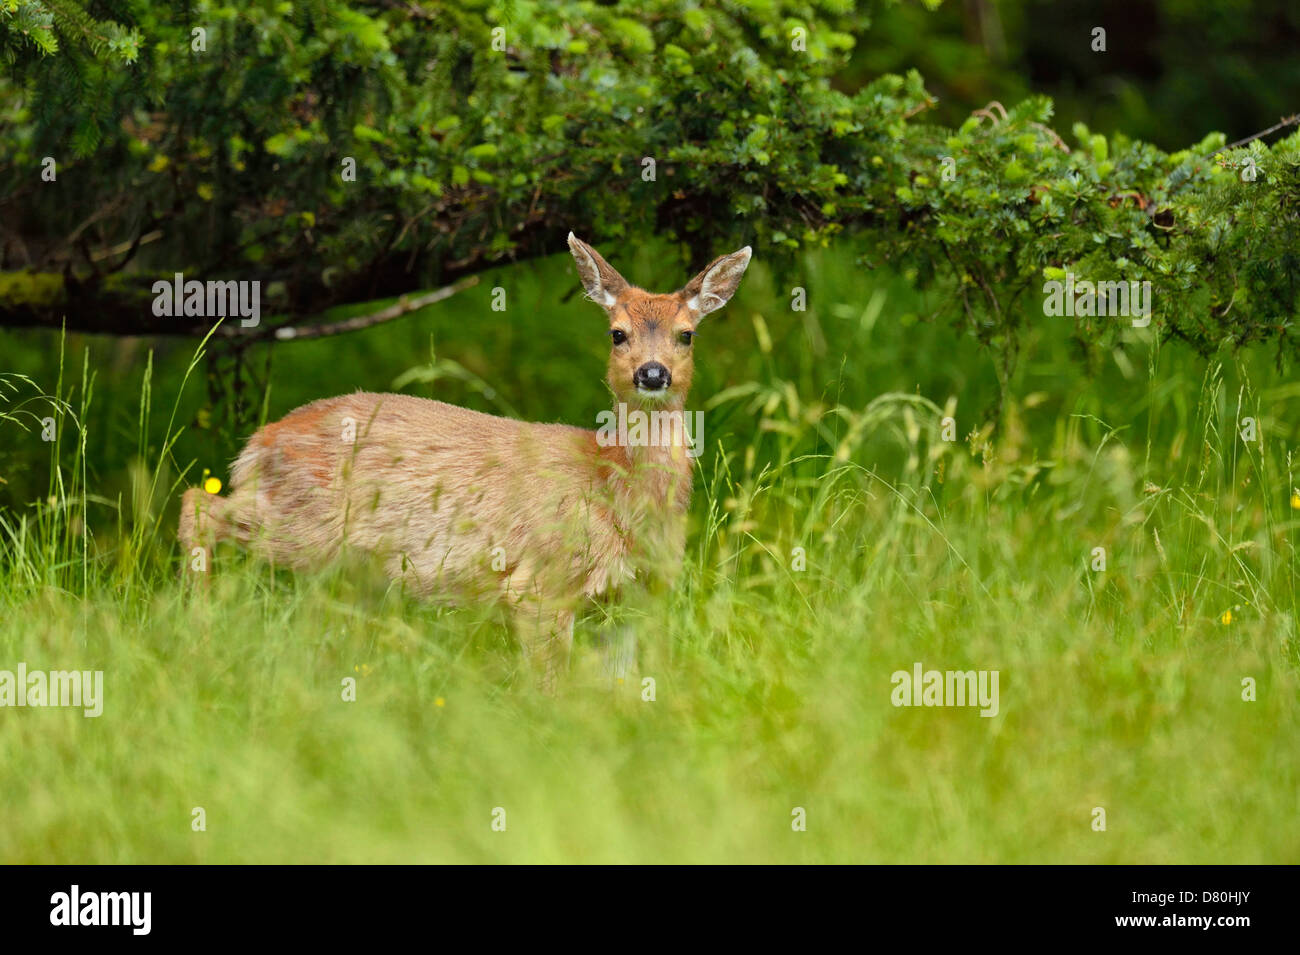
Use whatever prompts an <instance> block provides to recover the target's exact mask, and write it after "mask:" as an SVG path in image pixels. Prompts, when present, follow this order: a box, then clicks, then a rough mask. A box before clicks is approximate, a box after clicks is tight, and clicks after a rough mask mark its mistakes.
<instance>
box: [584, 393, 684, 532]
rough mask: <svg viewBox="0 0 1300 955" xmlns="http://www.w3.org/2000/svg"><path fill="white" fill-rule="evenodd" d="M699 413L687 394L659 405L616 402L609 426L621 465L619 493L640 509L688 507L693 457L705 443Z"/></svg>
mask: <svg viewBox="0 0 1300 955" xmlns="http://www.w3.org/2000/svg"><path fill="white" fill-rule="evenodd" d="M697 419H698V414H697V415H692V414H691V413H689V412H686V411H685V410H683V403H682V400H681V399H677V400H675V401H669V402H663V403H658V404H650V403H648V402H647V403H645V404H640V403H637V404H629V403H622V402H620V403H615V405H614V408H613V419H612V421H610V422H608V424H610V425H612V428H607V429H606V440H609V439H610V438H612V439H613V443H612V444H609V445H607V446H608V447H609V449H610V450H611V451H613V452H614V454H612V455H611V458H612V463H613V464H614V465H615V467H614V472H613V474H611V479H612V481H613V483H614V488H615V491H616V498H617V499H621V500H622V503H623V504H624V505H625V506H628V507H630V508H631V509H632V510H634V511H641V510H643V509H644V510H645V511H647V512H650V513H655V512H659V513H662V511H663V510H665V509H667V510H669V511H674V512H684V511H685V510H686V508H687V507H688V506H689V504H690V497H691V478H692V468H693V459H694V457H695V456H696V455H697V454H698V450H697V449H699V448H700V447H702V442H703V435H702V434H701V433H700V428H699V427H698V423H697Z"/></svg>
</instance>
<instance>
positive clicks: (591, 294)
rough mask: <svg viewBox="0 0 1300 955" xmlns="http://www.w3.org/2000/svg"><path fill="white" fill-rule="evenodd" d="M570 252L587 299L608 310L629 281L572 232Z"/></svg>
mask: <svg viewBox="0 0 1300 955" xmlns="http://www.w3.org/2000/svg"><path fill="white" fill-rule="evenodd" d="M569 251H570V252H572V253H573V261H574V262H576V263H577V264H578V277H579V278H581V279H582V287H583V288H585V289H586V290H587V297H588V298H590V299H591V300H592V301H593V302H595V303H596V304H597V305H603V306H605V307H606V308H608V307H609V306H611V305H613V304H614V300H615V299H616V298H618V297H619V295H620V294H622V292H623V290H624V289H626V288H627V287H628V283H627V280H626V279H625V278H623V276H621V275H619V274H618V272H617V271H616V270H615V268H614V266H612V265H610V264H609V263H608V262H606V261H605V260H604V259H602V258H601V257H600V253H599V252H597V251H596V250H595V249H593V248H592V247H591V246H589V245H587V243H585V242H583V241H582V240H581V239H579V238H578V237H577V236H576V235H574V234H573V233H572V232H570V233H569Z"/></svg>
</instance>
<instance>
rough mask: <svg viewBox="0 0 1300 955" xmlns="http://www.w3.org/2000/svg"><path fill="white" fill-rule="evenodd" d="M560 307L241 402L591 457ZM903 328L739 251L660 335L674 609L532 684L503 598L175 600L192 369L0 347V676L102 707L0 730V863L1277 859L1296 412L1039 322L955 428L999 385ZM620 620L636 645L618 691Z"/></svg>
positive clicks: (49, 342) (591, 380) (529, 306)
mask: <svg viewBox="0 0 1300 955" xmlns="http://www.w3.org/2000/svg"><path fill="white" fill-rule="evenodd" d="M607 255H610V258H611V260H612V261H614V262H615V264H616V266H618V267H620V268H621V269H622V271H623V272H624V274H626V275H628V276H629V277H630V278H632V279H633V280H640V281H642V282H643V283H644V284H646V285H647V286H650V287H652V288H658V289H660V290H663V289H666V288H669V287H673V286H675V285H677V284H680V282H681V280H682V276H681V275H678V274H677V273H676V271H675V270H674V271H672V272H669V271H667V270H666V267H665V266H663V265H662V264H660V263H663V262H667V261H671V259H670V258H669V257H667V256H663V255H660V254H659V253H657V252H656V251H655V250H647V251H646V252H644V253H642V254H641V255H640V256H639V257H634V258H632V259H631V260H630V261H629V260H627V259H625V258H624V259H620V258H617V255H618V253H617V252H616V251H615V252H614V253H613V254H610V253H609V252H607ZM495 285H500V286H502V287H504V288H505V289H506V290H507V293H508V300H509V303H510V304H509V307H508V308H507V311H506V312H504V313H500V312H493V311H492V310H491V309H490V308H489V304H488V303H489V297H490V290H491V288H492V287H493V286H495ZM795 285H799V286H802V287H805V288H806V289H807V291H808V310H807V311H805V312H794V311H791V310H790V307H789V303H790V301H791V295H790V289H791V287H793V286H795ZM575 287H576V279H575V278H574V276H573V273H572V268H571V266H570V265H569V263H568V262H567V261H566V260H560V259H555V260H551V261H548V262H545V263H541V264H539V265H537V266H535V267H534V266H529V267H520V268H517V269H513V270H509V271H504V272H501V273H499V274H497V275H495V276H489V277H488V278H487V281H485V282H483V283H482V284H481V285H480V286H479V287H477V288H475V289H473V290H471V291H470V292H467V293H465V294H463V295H462V296H458V297H456V298H453V299H451V300H450V301H448V302H444V303H442V304H440V305H438V306H436V307H434V308H430V309H428V310H426V311H424V312H422V313H420V314H419V315H417V316H415V317H412V318H409V319H406V320H404V321H402V322H399V323H395V324H392V325H388V326H381V327H379V328H377V329H374V330H371V331H369V332H365V333H362V334H360V335H358V336H351V337H346V338H340V339H336V340H326V341H320V342H306V343H302V344H288V345H285V346H282V347H281V348H280V350H279V351H277V352H276V355H275V359H274V365H273V366H272V368H271V372H270V378H269V380H270V382H271V387H270V391H269V393H267V394H265V395H261V394H259V395H256V396H255V399H256V400H258V401H261V402H262V403H263V405H264V408H263V411H262V414H263V416H265V417H267V418H275V417H278V416H280V415H282V414H283V413H285V412H286V411H288V410H290V409H291V408H293V407H295V406H296V405H297V404H299V403H301V402H303V401H306V400H310V399H312V398H316V397H321V396H323V395H327V394H335V393H339V392H341V391H347V390H351V389H353V388H359V387H364V388H368V389H380V390H391V389H393V388H395V387H398V388H401V389H402V390H406V391H409V392H410V393H413V394H421V395H426V396H437V397H439V398H441V399H443V400H449V401H453V402H457V403H463V404H468V405H472V406H474V407H477V408H480V409H482V410H487V411H495V412H498V413H517V414H519V415H520V416H522V417H526V418H529V419H533V420H563V421H567V422H569V423H573V424H586V425H588V426H592V427H594V426H595V415H596V412H597V411H599V410H601V409H603V408H605V407H607V406H608V396H607V393H606V391H605V388H604V385H603V382H602V377H603V372H604V354H605V348H606V345H605V339H604V338H603V337H602V332H603V331H604V327H603V324H602V323H603V319H602V317H601V315H600V314H599V312H598V310H597V309H596V308H595V307H594V306H592V305H590V304H589V303H586V302H583V301H582V300H581V298H580V297H579V296H576V295H574V296H572V297H569V298H567V300H565V299H566V297H567V296H569V293H570V292H571V291H572V290H573V288H575ZM938 304H939V303H938V302H935V301H927V300H925V299H922V298H919V297H918V296H917V295H916V294H915V293H914V292H911V291H910V290H909V289H908V288H907V286H906V285H905V284H904V283H903V282H902V281H901V280H899V279H897V278H889V277H883V278H882V277H879V276H876V275H873V274H870V273H867V272H865V271H863V270H860V269H859V268H857V267H856V266H854V264H853V261H852V257H851V256H850V255H848V254H846V253H843V252H841V253H829V252H828V253H823V254H819V255H813V256H811V257H809V258H808V259H807V260H805V262H804V263H803V269H802V271H801V272H800V274H799V275H798V276H797V277H794V278H792V277H789V276H782V277H780V278H779V279H778V278H777V277H776V276H773V275H771V274H770V273H768V272H767V271H765V269H764V268H763V265H762V261H761V253H760V256H759V259H758V260H757V261H756V264H755V267H754V268H752V269H751V271H750V274H749V276H748V277H747V278H746V280H745V283H744V284H743V285H742V287H741V292H740V295H738V296H737V298H736V299H735V300H734V301H733V302H732V304H731V305H730V306H729V307H728V308H727V309H726V311H725V312H724V313H722V314H721V316H714V317H712V318H711V319H709V320H706V323H705V325H704V327H703V328H702V331H701V334H700V337H699V341H698V344H697V349H698V353H697V363H698V373H697V383H696V387H695V391H694V393H693V396H692V400H691V401H690V403H689V404H688V407H689V408H692V409H702V410H704V412H705V441H706V443H707V451H706V453H705V454H704V456H703V457H702V458H701V459H700V462H699V463H700V470H699V472H698V473H697V478H696V485H695V497H694V500H693V504H692V509H691V537H690V540H689V544H688V551H687V556H686V568H685V572H684V573H683V575H682V579H681V581H680V585H679V587H678V588H677V589H676V590H675V591H674V592H672V593H671V594H667V595H663V596H660V597H657V598H655V599H654V600H653V601H651V602H649V603H647V604H645V605H643V606H641V605H639V606H637V607H636V608H635V609H632V608H627V609H624V610H621V611H618V610H616V611H614V612H613V614H612V616H610V617H607V616H605V615H604V611H593V612H592V613H590V614H589V615H588V616H587V617H586V618H584V619H583V620H581V621H580V622H579V626H578V634H577V641H576V653H575V659H574V663H573V672H572V674H571V678H570V680H569V681H568V683H567V684H566V685H565V687H564V688H563V689H562V690H561V691H560V693H559V694H558V696H557V697H555V698H548V697H545V696H543V695H541V694H539V693H538V692H537V691H536V690H535V689H533V688H532V686H531V684H530V681H529V678H528V675H527V672H526V670H525V669H524V667H523V665H522V662H521V660H520V657H519V653H518V651H517V649H516V647H515V646H514V644H513V641H512V639H511V638H510V636H509V634H508V633H507V632H506V631H505V630H504V628H503V625H502V620H501V618H500V617H499V616H498V615H497V614H496V613H495V612H493V611H491V610H474V609H461V610H451V609H444V608H439V607H436V606H430V605H423V604H420V603H417V602H415V601H413V600H411V599H409V598H408V597H406V596H404V595H403V594H402V593H401V592H400V590H399V588H397V587H395V586H391V585H389V584H388V582H387V581H385V580H383V579H382V578H380V577H378V576H376V575H375V574H374V572H373V570H371V569H367V568H336V569H333V570H331V571H327V572H324V573H322V574H320V575H317V576H308V575H293V574H289V573H287V572H285V571H283V570H277V569H275V568H271V567H268V566H266V565H265V564H260V563H258V562H256V561H253V560H250V559H247V558H245V557H244V556H242V555H240V554H238V553H236V552H234V551H233V550H232V551H224V550H223V551H222V552H221V553H220V554H219V556H218V559H217V561H216V565H217V566H216V569H215V570H216V572H215V573H214V575H213V583H212V586H211V587H210V588H209V589H207V590H206V591H205V590H201V589H199V590H191V589H189V588H188V587H187V586H186V585H185V584H184V583H183V581H182V578H181V574H180V571H179V568H180V566H181V555H180V554H179V552H178V550H177V547H176V544H175V539H174V529H175V517H176V510H177V498H178V492H179V489H180V488H183V487H185V486H191V485H194V484H197V483H199V478H200V475H201V472H202V470H203V469H209V470H211V471H212V472H213V473H214V474H215V475H216V476H218V477H220V478H221V479H222V480H225V478H226V471H225V468H226V466H227V465H228V463H229V459H230V456H231V454H233V451H234V450H235V447H236V446H237V445H236V441H237V438H238V437H239V436H238V435H233V434H224V433H222V431H221V429H220V427H219V425H218V424H217V423H214V421H213V419H214V418H215V417H219V414H218V412H219V410H220V409H215V410H212V409H206V408H205V407H204V406H205V401H206V397H205V389H204V383H203V380H202V379H203V377H204V367H205V366H204V365H203V364H202V363H198V364H196V365H195V367H194V370H193V372H192V373H190V374H189V377H188V378H186V377H185V375H186V371H187V369H188V368H189V367H190V364H191V360H192V357H193V352H194V347H195V346H194V343H192V342H169V343H164V344H163V345H161V346H159V349H158V351H157V352H156V353H154V354H152V355H150V354H149V352H148V345H147V343H142V342H109V341H103V340H91V341H86V340H81V339H74V338H69V340H68V341H67V342H66V343H65V344H63V345H62V346H61V345H60V343H59V342H58V341H57V340H54V339H51V338H50V337H49V336H38V335H34V334H25V335H20V334H14V333H9V334H6V335H4V336H3V337H0V353H3V354H4V355H5V358H4V359H2V360H0V373H4V377H3V378H2V379H0V479H3V480H4V482H5V483H4V484H0V501H3V502H4V503H3V506H2V507H0V669H10V670H12V669H14V668H15V667H16V665H17V664H18V663H19V662H20V661H21V662H25V663H26V664H27V666H28V668H29V669H38V668H43V669H72V668H81V669H100V670H103V671H104V693H105V700H104V712H103V715H102V716H100V717H98V718H85V717H83V716H82V715H81V711H80V710H67V709H54V708H46V709H36V708H27V709H17V708H13V709H3V710H0V765H3V766H4V767H5V768H4V771H3V773H2V774H0V802H2V803H3V805H4V806H5V823H6V824H5V825H4V826H3V827H0V861H3V862H11V863H12V862H22V863H35V862H63V863H68V862H97V863H110V862H119V863H120V862H126V863H137V862H181V863H190V862H196V863H228V862H561V861H581V862H723V861H729V862H828V861H835V862H898V863H901V862H931V863H933V862H1099V863H1139V862H1142V863H1193V862H1196V863H1202V862H1222V863H1238V862H1240V863H1246V862H1296V861H1298V860H1300V822H1298V821H1297V813H1296V805H1297V800H1298V799H1300V733H1298V732H1297V729H1298V728H1300V726H1298V719H1297V717H1298V715H1300V709H1298V707H1297V692H1298V690H1300V674H1298V671H1297V664H1298V663H1300V653H1298V652H1297V645H1296V639H1297V629H1296V621H1297V614H1298V612H1300V610H1298V608H1297V589H1296V545H1297V540H1298V538H1300V497H1294V499H1293V496H1294V495H1295V494H1296V492H1295V491H1294V490H1293V489H1294V488H1295V487H1296V485H1297V484H1300V475H1297V474H1296V473H1295V470H1296V466H1297V465H1300V462H1295V463H1294V464H1293V461H1292V456H1293V452H1294V449H1295V448H1296V447H1297V442H1298V441H1300V383H1296V382H1293V381H1290V380H1289V379H1288V377H1287V376H1285V375H1283V374H1281V373H1279V372H1278V371H1277V370H1276V369H1275V368H1274V367H1273V365H1272V356H1271V355H1268V354H1265V353H1243V354H1236V355H1234V354H1230V353H1228V352H1224V353H1223V354H1221V355H1219V356H1217V357H1216V358H1214V359H1210V360H1204V359H1199V358H1196V357H1195V356H1192V355H1189V354H1187V353H1185V352H1184V351H1183V350H1182V349H1179V348H1176V347H1175V346H1172V345H1165V346H1163V347H1161V348H1159V349H1157V348H1155V347H1154V346H1153V345H1152V344H1151V339H1150V337H1149V330H1148V331H1139V330H1125V331H1123V332H1122V334H1121V335H1120V336H1119V340H1118V342H1117V344H1116V347H1115V348H1114V349H1113V350H1107V351H1105V352H1104V353H1102V354H1100V355H1099V356H1096V357H1095V358H1094V359H1093V360H1092V361H1091V362H1083V361H1079V360H1076V359H1075V358H1074V357H1073V351H1072V348H1073V346H1072V344H1071V342H1070V326H1069V324H1068V322H1069V320H1067V319H1047V318H1044V317H1043V316H1042V315H1041V314H1038V315H1034V314H1032V313H1031V314H1029V315H1028V316H1027V322H1028V326H1027V328H1026V339H1025V343H1024V346H1023V348H1022V352H1021V360H1020V362H1019V364H1018V366H1017V369H1016V372H1015V374H1014V376H1013V377H1012V379H1011V382H1010V388H1009V392H1008V397H1007V399H1006V401H1005V403H1004V405H1003V407H1002V412H1001V420H1000V425H999V427H998V428H997V429H996V430H993V431H990V430H988V429H983V428H982V426H983V425H984V423H985V422H986V421H987V420H988V412H989V411H990V409H991V408H993V406H994V404H995V400H996V396H997V394H998V385H997V381H998V377H997V374H996V373H995V369H994V363H993V361H992V359H991V356H990V354H989V353H987V352H985V351H983V350H981V349H980V348H979V347H978V346H977V345H976V344H974V342H973V341H972V340H971V338H970V336H969V335H965V334H960V335H959V334H957V333H955V332H954V331H953V330H952V329H951V328H950V327H949V326H948V324H947V323H946V321H938V322H935V321H927V320H924V319H925V317H926V316H927V315H928V314H929V312H930V310H932V309H934V308H935V307H937V305H938ZM431 340H432V342H433V343H434V344H435V345H436V354H435V355H434V356H433V357H432V358H431V354H430V348H431V346H430V342H431ZM253 359H254V364H255V365H256V363H257V362H264V360H265V355H264V354H262V353H254V355H253ZM258 367H260V366H258ZM60 368H62V370H61V371H60ZM52 395H58V396H61V398H62V399H63V400H65V401H66V402H67V405H68V408H69V413H68V415H67V416H66V417H64V418H63V419H62V422H63V423H62V425H61V427H60V432H59V435H58V440H57V441H55V442H42V441H41V437H40V430H41V428H40V424H39V420H38V419H40V418H42V417H44V416H46V414H48V413H49V408H50V397H49V396H52ZM42 396H44V397H42ZM946 415H951V416H952V417H953V418H954V419H955V423H956V431H957V440H956V441H944V440H942V438H941V424H940V422H941V419H942V418H943V417H945V416H946ZM74 416H75V420H74ZM1247 417H1249V418H1252V419H1254V426H1255V429H1256V433H1255V436H1254V440H1253V441H1247V440H1244V439H1243V438H1242V436H1241V432H1242V430H1244V429H1247V428H1248V427H1249V426H1248V425H1246V424H1245V422H1244V419H1245V418H1247ZM87 528H89V530H88V531H87ZM796 548H802V551H796ZM1095 548H1104V550H1105V561H1106V564H1105V570H1099V569H1094V565H1095V562H1096V561H1097V556H1096V554H1095V550H1094V549H1095ZM615 627H619V628H625V629H626V628H630V629H632V630H634V631H635V632H636V633H637V634H638V639H639V646H640V660H639V673H638V675H637V676H636V678H635V679H631V678H630V679H628V680H627V681H625V682H624V683H623V684H622V685H617V684H615V685H612V686H611V685H610V684H609V682H608V681H607V680H605V679H603V678H602V677H601V676H600V674H599V667H598V659H597V651H596V649H595V647H596V643H597V641H598V639H599V638H600V636H601V634H603V633H605V632H606V631H608V630H610V629H612V628H615ZM917 662H920V663H921V664H923V665H924V667H925V668H927V669H938V670H969V669H974V670H997V671H998V672H999V675H1000V684H999V685H1000V700H999V713H998V715H997V716H995V717H992V718H984V717H981V716H980V715H979V712H978V711H977V709H975V708H970V707H964V708H963V707H950V708H942V707H895V706H894V705H892V703H891V694H892V692H893V685H892V683H891V674H893V673H894V672H895V671H898V670H907V671H910V670H911V669H912V666H913V664H914V663H917ZM647 677H648V678H652V679H653V680H654V700H653V701H646V700H644V699H643V689H642V686H643V684H642V683H641V680H642V679H644V678H647ZM345 678H353V679H355V680H356V701H355V702H345V701H344V700H343V699H342V695H343V694H342V682H343V680H344V679H345ZM1247 679H1249V680H1253V681H1254V696H1255V698H1254V699H1253V700H1246V699H1243V693H1244V690H1243V681H1244V680H1247ZM1247 695H1249V694H1247ZM196 807H202V808H203V810H204V812H205V817H206V830H205V831H194V829H193V828H192V819H193V816H192V811H193V810H194V809H195V808H196ZM797 807H800V808H802V809H803V810H804V812H805V814H806V831H795V830H794V828H793V827H792V820H793V819H794V815H793V813H794V810H795V809H796V808H797ZM1098 807H1100V808H1102V809H1104V810H1105V823H1106V826H1105V830H1104V831H1097V830H1096V829H1095V828H1094V819H1095V818H1096V816H1095V813H1094V810H1095V809H1096V808H1098ZM498 808H500V809H504V819H505V829H504V831H498V830H497V829H494V828H493V821H494V818H496V819H498V820H500V818H501V815H500V813H497V814H496V816H495V817H494V811H495V810H497V809H498Z"/></svg>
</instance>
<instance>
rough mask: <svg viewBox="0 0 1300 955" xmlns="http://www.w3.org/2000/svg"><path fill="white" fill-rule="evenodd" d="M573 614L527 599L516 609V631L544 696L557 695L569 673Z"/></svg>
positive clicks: (546, 603)
mask: <svg viewBox="0 0 1300 955" xmlns="http://www.w3.org/2000/svg"><path fill="white" fill-rule="evenodd" d="M573 618H574V614H573V610H572V609H570V608H567V607H563V606H557V605H556V604H554V603H550V602H548V601H545V600H542V599H538V598H526V599H524V600H521V601H520V602H519V603H518V604H516V605H515V609H514V620H515V631H516V633H517V634H518V635H519V643H520V645H521V646H522V648H523V652H524V657H525V659H526V660H527V661H528V664H529V667H530V668H531V669H532V671H533V673H534V675H535V677H536V679H537V685H538V688H539V689H541V691H542V692H543V693H546V694H554V693H555V691H556V689H557V687H558V686H559V682H560V680H561V679H562V678H563V677H564V675H565V674H566V673H567V672H568V669H569V652H570V650H571V649H572V648H573Z"/></svg>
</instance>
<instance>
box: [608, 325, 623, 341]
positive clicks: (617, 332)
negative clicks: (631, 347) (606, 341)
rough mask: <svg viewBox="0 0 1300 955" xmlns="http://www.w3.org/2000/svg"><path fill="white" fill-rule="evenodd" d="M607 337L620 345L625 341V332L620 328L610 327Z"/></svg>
mask: <svg viewBox="0 0 1300 955" xmlns="http://www.w3.org/2000/svg"><path fill="white" fill-rule="evenodd" d="M609 337H610V338H612V339H613V340H614V344H615V345H621V344H623V343H624V342H625V341H627V332H625V331H623V329H621V328H612V329H610V332H609Z"/></svg>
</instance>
